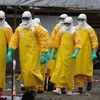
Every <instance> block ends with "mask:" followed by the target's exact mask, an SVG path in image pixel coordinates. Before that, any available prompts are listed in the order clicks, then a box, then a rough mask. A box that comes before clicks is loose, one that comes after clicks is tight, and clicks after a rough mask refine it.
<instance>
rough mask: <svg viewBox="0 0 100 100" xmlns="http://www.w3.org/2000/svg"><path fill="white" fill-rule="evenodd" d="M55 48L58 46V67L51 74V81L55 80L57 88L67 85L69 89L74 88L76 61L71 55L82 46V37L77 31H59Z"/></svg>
mask: <svg viewBox="0 0 100 100" xmlns="http://www.w3.org/2000/svg"><path fill="white" fill-rule="evenodd" d="M55 41H56V44H55V45H54V46H55V48H58V52H57V61H56V67H55V70H54V71H53V74H52V76H51V82H53V83H54V84H55V85H56V87H57V88H63V87H66V86H67V88H68V90H71V91H72V90H73V88H74V83H73V82H74V81H73V80H74V73H73V71H74V65H73V64H74V61H73V59H72V58H71V55H72V54H73V52H74V49H75V48H80V47H81V44H80V39H79V37H78V35H77V34H76V33H74V34H71V33H70V32H64V33H62V34H61V32H60V31H59V33H58V34H56V37H55Z"/></svg>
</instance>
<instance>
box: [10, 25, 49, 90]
mask: <svg viewBox="0 0 100 100" xmlns="http://www.w3.org/2000/svg"><path fill="white" fill-rule="evenodd" d="M9 47H10V48H13V49H16V48H17V47H19V53H20V65H21V75H22V79H23V81H24V86H25V87H26V88H27V87H28V88H29V87H30V88H34V87H35V86H36V85H37V84H43V77H42V75H41V72H40V54H41V53H43V52H47V51H48V44H47V35H46V32H45V31H44V30H43V29H42V28H41V27H40V26H33V27H32V28H31V29H29V28H21V27H20V26H19V27H18V28H17V29H16V31H15V34H14V35H13V37H12V39H11V42H10V45H9Z"/></svg>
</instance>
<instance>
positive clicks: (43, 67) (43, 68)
mask: <svg viewBox="0 0 100 100" xmlns="http://www.w3.org/2000/svg"><path fill="white" fill-rule="evenodd" d="M33 23H34V24H35V26H40V27H41V28H42V29H43V30H44V31H45V33H46V35H47V37H48V41H47V43H48V48H50V47H51V39H50V36H49V33H48V31H47V29H45V28H44V27H43V26H42V25H41V21H40V19H39V18H35V19H34V20H33ZM47 59H48V60H49V59H50V55H49V50H48V53H47ZM47 67H48V66H47V64H41V67H40V70H41V74H42V76H43V79H44V82H43V84H39V85H37V88H38V91H37V92H38V93H43V92H44V85H45V74H46V72H47Z"/></svg>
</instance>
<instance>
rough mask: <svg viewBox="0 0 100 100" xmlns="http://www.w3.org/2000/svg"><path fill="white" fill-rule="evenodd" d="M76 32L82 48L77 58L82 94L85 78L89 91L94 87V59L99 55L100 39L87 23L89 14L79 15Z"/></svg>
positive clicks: (77, 79)
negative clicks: (99, 44) (99, 41)
mask: <svg viewBox="0 0 100 100" xmlns="http://www.w3.org/2000/svg"><path fill="white" fill-rule="evenodd" d="M76 33H77V34H79V35H80V38H81V44H82V48H81V50H80V53H79V55H78V57H77V59H76V67H75V80H76V82H77V85H78V92H79V93H80V94H82V93H83V87H84V81H85V79H86V80H87V91H90V90H91V88H92V77H93V61H92V60H93V59H95V58H96V57H97V56H96V49H97V47H98V40H97V36H96V33H95V31H94V29H93V28H92V27H91V26H90V25H88V24H87V16H86V15H85V14H80V15H79V16H78V25H77V27H76Z"/></svg>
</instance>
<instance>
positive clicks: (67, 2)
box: [0, 0, 100, 9]
mask: <svg viewBox="0 0 100 100" xmlns="http://www.w3.org/2000/svg"><path fill="white" fill-rule="evenodd" d="M4 4H6V5H23V6H32V5H33V4H34V6H45V7H76V8H95V9H99V8H100V0H0V5H4Z"/></svg>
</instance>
